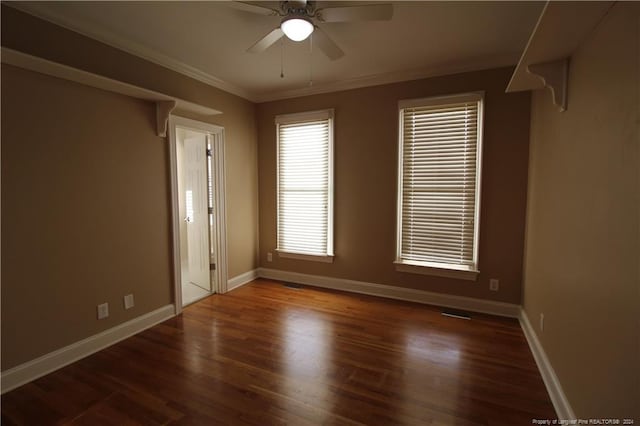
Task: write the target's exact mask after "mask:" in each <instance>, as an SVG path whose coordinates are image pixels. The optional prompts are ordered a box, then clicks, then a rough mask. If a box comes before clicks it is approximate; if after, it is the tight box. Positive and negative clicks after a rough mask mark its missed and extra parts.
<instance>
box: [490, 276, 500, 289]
mask: <svg viewBox="0 0 640 426" xmlns="http://www.w3.org/2000/svg"><path fill="white" fill-rule="evenodd" d="M489 290H491V291H498V290H500V280H497V279H495V278H491V279H490V280H489Z"/></svg>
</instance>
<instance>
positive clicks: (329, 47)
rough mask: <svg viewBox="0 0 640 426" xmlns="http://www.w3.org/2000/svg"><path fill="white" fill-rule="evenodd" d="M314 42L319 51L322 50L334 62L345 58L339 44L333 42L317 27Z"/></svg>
mask: <svg viewBox="0 0 640 426" xmlns="http://www.w3.org/2000/svg"><path fill="white" fill-rule="evenodd" d="M313 41H314V42H315V43H316V45H317V46H318V49H320V50H322V52H324V54H325V55H327V56H328V57H329V59H331V60H332V61H335V60H336V59H340V58H342V57H343V56H344V52H343V51H342V49H340V48H339V47H338V45H337V44H335V43H334V42H333V40H331V39H330V38H329V36H328V35H327V33H325V32H324V31H322V29H320V28H318V27H316V29H315V31H314V32H313Z"/></svg>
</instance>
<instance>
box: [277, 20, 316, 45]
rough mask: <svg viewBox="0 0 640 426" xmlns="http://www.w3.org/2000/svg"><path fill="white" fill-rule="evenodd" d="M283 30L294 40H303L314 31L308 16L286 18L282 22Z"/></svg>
mask: <svg viewBox="0 0 640 426" xmlns="http://www.w3.org/2000/svg"><path fill="white" fill-rule="evenodd" d="M280 28H281V29H282V32H284V34H285V35H286V36H287V37H288V38H290V39H291V40H293V41H302V40H305V39H306V38H307V37H309V36H310V35H311V33H312V32H313V24H312V23H311V21H309V20H308V19H306V18H300V17H291V18H286V19H284V20H283V21H282V23H281V24H280Z"/></svg>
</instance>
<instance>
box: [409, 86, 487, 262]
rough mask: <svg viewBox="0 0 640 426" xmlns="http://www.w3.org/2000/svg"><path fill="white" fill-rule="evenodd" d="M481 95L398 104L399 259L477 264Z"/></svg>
mask: <svg viewBox="0 0 640 426" xmlns="http://www.w3.org/2000/svg"><path fill="white" fill-rule="evenodd" d="M481 108H482V95H480V94H469V95H459V96H453V97H446V98H432V99H425V100H422V101H421V100H414V101H406V102H405V103H401V104H400V135H401V144H400V147H401V148H400V164H401V168H400V170H401V175H400V197H399V218H400V226H399V240H400V241H399V244H398V246H399V247H398V251H399V253H398V257H399V259H398V260H399V261H400V262H405V263H409V264H415V265H422V266H436V267H443V268H449V269H460V270H476V269H477V254H476V253H477V240H478V211H479V191H478V189H479V181H480V174H479V170H480V157H481V149H480V148H481V147H480V141H481V138H480V135H481V130H482V129H481V123H482V120H481V112H482V110H481Z"/></svg>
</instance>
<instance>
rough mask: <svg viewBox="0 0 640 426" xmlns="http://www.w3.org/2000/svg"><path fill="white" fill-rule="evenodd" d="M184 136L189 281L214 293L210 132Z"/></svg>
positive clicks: (189, 133) (185, 219) (192, 133)
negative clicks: (209, 171)
mask: <svg viewBox="0 0 640 426" xmlns="http://www.w3.org/2000/svg"><path fill="white" fill-rule="evenodd" d="M185 133H186V134H187V135H188V136H189V137H185V138H184V142H183V146H184V160H185V161H184V180H185V184H184V190H185V197H184V198H185V210H186V215H185V218H184V221H185V222H186V224H187V226H186V228H187V233H186V239H187V253H185V255H186V257H187V266H188V267H187V274H186V276H187V277H186V278H187V280H188V281H189V282H190V283H191V284H193V285H196V286H198V287H200V288H202V289H204V290H206V291H208V292H211V277H210V276H209V251H210V250H209V212H208V200H207V194H208V192H209V189H208V188H207V186H208V183H209V179H208V178H207V168H208V167H207V154H206V153H207V134H206V133H197V132H192V131H190V132H185Z"/></svg>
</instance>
